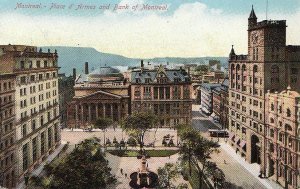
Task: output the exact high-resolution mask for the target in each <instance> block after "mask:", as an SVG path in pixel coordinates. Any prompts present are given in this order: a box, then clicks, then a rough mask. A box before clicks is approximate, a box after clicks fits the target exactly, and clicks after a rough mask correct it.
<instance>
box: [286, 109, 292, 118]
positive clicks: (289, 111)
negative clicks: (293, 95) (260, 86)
mask: <svg viewBox="0 0 300 189" xmlns="http://www.w3.org/2000/svg"><path fill="white" fill-rule="evenodd" d="M286 116H287V117H291V110H290V109H289V108H288V109H287V110H286Z"/></svg>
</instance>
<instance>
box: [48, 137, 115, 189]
mask: <svg viewBox="0 0 300 189" xmlns="http://www.w3.org/2000/svg"><path fill="white" fill-rule="evenodd" d="M110 171H111V168H110V167H109V166H108V162H107V161H106V160H105V158H104V156H103V154H102V152H101V151H100V150H99V146H98V145H97V144H95V143H93V142H91V141H85V142H83V143H82V144H81V145H79V146H78V147H77V148H75V150H74V151H73V152H72V153H71V154H70V155H68V156H67V157H66V158H65V159H63V161H61V162H60V164H59V165H58V166H56V167H55V168H53V169H50V170H46V172H47V175H49V177H47V178H45V179H44V180H50V182H49V183H48V184H47V185H46V186H44V187H43V188H50V189H58V188H69V189H81V188H90V189H100V188H107V187H108V186H109V185H110V184H113V183H114V182H115V181H116V179H115V177H114V176H113V175H112V174H111V173H110Z"/></svg>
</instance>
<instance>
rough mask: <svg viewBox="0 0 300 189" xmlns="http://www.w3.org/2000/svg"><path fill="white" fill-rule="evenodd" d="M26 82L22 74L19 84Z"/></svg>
mask: <svg viewBox="0 0 300 189" xmlns="http://www.w3.org/2000/svg"><path fill="white" fill-rule="evenodd" d="M25 83H26V77H25V76H22V77H21V84H25Z"/></svg>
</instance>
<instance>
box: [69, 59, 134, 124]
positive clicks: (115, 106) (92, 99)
mask: <svg viewBox="0 0 300 189" xmlns="http://www.w3.org/2000/svg"><path fill="white" fill-rule="evenodd" d="M75 78H76V79H75V85H74V90H75V96H74V97H73V100H72V101H71V102H70V103H69V104H68V108H67V116H68V118H67V125H68V127H69V128H89V127H90V126H91V125H92V124H93V123H94V122H95V121H96V120H97V119H99V118H110V119H112V120H113V121H115V122H117V121H120V120H121V118H122V117H125V116H126V115H128V112H129V108H130V107H129V99H130V98H129V91H128V82H127V80H126V79H125V78H124V76H123V74H122V73H120V71H119V70H118V69H116V68H112V67H108V66H104V67H100V68H97V69H95V70H93V71H92V72H91V73H89V69H88V63H87V62H86V63H85V72H84V74H79V75H78V76H77V77H75Z"/></svg>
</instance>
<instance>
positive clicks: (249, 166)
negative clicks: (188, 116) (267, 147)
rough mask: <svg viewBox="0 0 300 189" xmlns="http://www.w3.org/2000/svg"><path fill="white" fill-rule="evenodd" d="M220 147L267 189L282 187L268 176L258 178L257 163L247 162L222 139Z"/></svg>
mask: <svg viewBox="0 0 300 189" xmlns="http://www.w3.org/2000/svg"><path fill="white" fill-rule="evenodd" d="M219 144H220V147H221V148H222V149H223V151H225V152H226V153H227V154H228V155H229V156H231V157H232V158H233V159H234V160H235V161H236V162H238V163H239V164H240V165H241V166H242V167H244V168H245V169H246V170H247V171H248V172H249V173H251V174H252V175H253V176H254V178H256V179H257V180H258V181H259V182H260V183H261V184H263V185H264V186H265V187H266V188H267V189H282V187H281V186H280V185H279V184H277V183H275V182H274V181H272V180H269V179H268V178H259V177H258V175H259V170H260V168H259V165H258V164H249V163H248V162H246V161H245V159H244V158H242V157H241V156H239V155H238V154H236V152H235V151H234V149H233V148H232V147H231V146H230V145H229V144H227V143H225V142H224V141H220V142H219Z"/></svg>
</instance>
